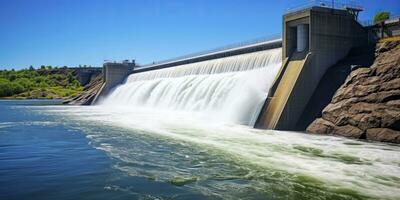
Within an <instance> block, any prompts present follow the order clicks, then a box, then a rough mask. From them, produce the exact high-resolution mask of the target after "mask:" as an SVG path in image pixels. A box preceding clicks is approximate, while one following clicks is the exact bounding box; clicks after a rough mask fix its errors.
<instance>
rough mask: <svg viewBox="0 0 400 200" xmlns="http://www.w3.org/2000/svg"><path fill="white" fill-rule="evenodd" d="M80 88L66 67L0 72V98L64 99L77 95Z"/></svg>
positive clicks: (43, 67) (42, 67)
mask: <svg viewBox="0 0 400 200" xmlns="http://www.w3.org/2000/svg"><path fill="white" fill-rule="evenodd" d="M81 91H82V86H81V85H80V83H79V81H78V80H77V78H76V77H75V76H74V74H73V70H71V69H68V68H67V67H61V68H55V67H52V66H41V67H40V69H34V68H33V67H32V66H31V67H30V68H29V69H21V70H14V69H12V70H0V97H15V98H48V99H52V98H66V97H70V96H74V95H77V94H78V93H79V92H81Z"/></svg>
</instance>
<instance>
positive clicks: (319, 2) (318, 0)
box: [285, 0, 362, 14]
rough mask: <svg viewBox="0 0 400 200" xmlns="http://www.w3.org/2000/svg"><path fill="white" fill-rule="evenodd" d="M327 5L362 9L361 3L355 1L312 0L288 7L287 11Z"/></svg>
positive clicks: (327, 6) (338, 7) (335, 7)
mask: <svg viewBox="0 0 400 200" xmlns="http://www.w3.org/2000/svg"><path fill="white" fill-rule="evenodd" d="M315 6H318V7H325V8H334V9H346V8H353V9H359V10H362V7H361V5H359V4H358V3H356V2H354V1H336V0H332V1H323V0H310V1H307V2H305V3H302V4H299V5H297V6H293V7H290V8H287V9H286V10H285V13H286V14H287V13H291V12H296V11H300V10H304V9H307V8H312V7H315Z"/></svg>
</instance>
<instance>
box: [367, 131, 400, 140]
mask: <svg viewBox="0 0 400 200" xmlns="http://www.w3.org/2000/svg"><path fill="white" fill-rule="evenodd" d="M366 139H368V140H375V141H380V142H392V143H400V131H394V130H392V129H388V128H371V129H368V130H367V134H366Z"/></svg>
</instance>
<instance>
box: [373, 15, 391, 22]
mask: <svg viewBox="0 0 400 200" xmlns="http://www.w3.org/2000/svg"><path fill="white" fill-rule="evenodd" d="M389 18H390V12H378V13H376V14H375V16H374V23H378V22H381V21H384V20H387V19H389Z"/></svg>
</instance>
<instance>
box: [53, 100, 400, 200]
mask: <svg viewBox="0 0 400 200" xmlns="http://www.w3.org/2000/svg"><path fill="white" fill-rule="evenodd" d="M46 112H48V113H52V114H57V115H61V116H68V117H67V118H71V119H75V120H77V121H79V122H80V123H82V124H91V123H94V124H97V125H98V126H99V125H100V124H101V126H111V127H123V128H124V129H126V130H130V131H128V132H127V134H134V135H138V134H139V135H140V134H144V135H149V136H152V137H156V138H159V139H161V140H165V141H169V140H172V141H181V142H183V143H185V144H188V145H189V146H190V147H191V148H196V149H211V151H209V154H210V155H209V156H210V157H212V156H213V154H214V155H225V156H224V159H226V160H227V161H228V160H232V161H234V162H236V163H239V165H241V166H245V167H246V168H247V169H248V170H249V171H250V172H249V173H248V174H247V175H246V176H245V177H249V176H251V177H256V179H257V177H258V178H260V177H274V176H276V174H277V173H278V174H280V173H283V174H289V175H287V176H288V177H289V178H287V180H286V178H280V179H284V181H287V184H292V182H299V183H300V184H303V185H304V186H306V187H317V188H319V189H321V190H324V191H330V192H334V193H335V192H336V193H343V192H345V193H350V194H352V193H355V194H357V195H360V196H362V197H371V198H383V199H385V198H386V199H396V198H399V197H400V196H399V194H400V188H399V187H398V186H399V185H400V147H399V146H398V145H388V144H383V143H368V142H363V141H356V140H350V139H345V138H339V137H330V136H316V135H307V134H302V133H294V132H283V131H272V130H255V129H251V128H248V127H246V126H241V125H232V124H221V123H220V122H213V121H210V120H208V119H199V118H197V119H196V117H195V116H193V115H192V114H191V113H187V112H170V111H160V112H151V111H149V110H146V109H137V108H133V109H122V108H120V109H115V108H114V109H113V110H109V109H107V107H85V108H81V107H65V108H63V107H55V108H54V109H50V110H48V111H46ZM88 122H89V123H88ZM83 126H84V125H83ZM97 134H102V133H94V135H97ZM103 137H118V136H116V135H114V134H108V135H106V136H103ZM93 139H94V140H96V137H93ZM99 147H100V148H101V149H103V150H104V151H107V152H112V153H110V155H112V156H113V157H116V158H120V159H124V160H126V159H128V160H129V159H133V160H134V162H141V161H138V160H135V158H134V157H135V156H137V155H132V156H133V157H132V158H129V155H127V154H126V153H124V151H127V149H126V148H122V147H119V146H118V145H115V144H110V143H109V144H107V148H104V147H102V146H101V145H99ZM120 148H121V149H120ZM147 151H149V150H147ZM182 151H183V150H182ZM148 153H151V152H148ZM144 154H146V153H145V152H144ZM121 155H124V156H121ZM152 162H153V163H156V162H157V161H154V160H153V161H152ZM165 162H167V161H165ZM206 162H207V161H206ZM163 164H166V163H163ZM121 170H123V171H126V172H127V173H131V174H132V175H135V176H138V175H140V174H145V173H144V172H140V173H139V172H138V171H137V169H135V170H133V171H132V170H131V169H130V168H126V167H121ZM147 173H149V174H151V175H152V176H155V177H158V179H161V180H163V178H162V177H166V176H168V174H174V173H178V172H176V171H165V170H162V171H152V170H150V171H147ZM168 177H169V178H171V177H170V176H168ZM243 178H244V177H243ZM261 182H262V181H261ZM285 184H286V183H285Z"/></svg>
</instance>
